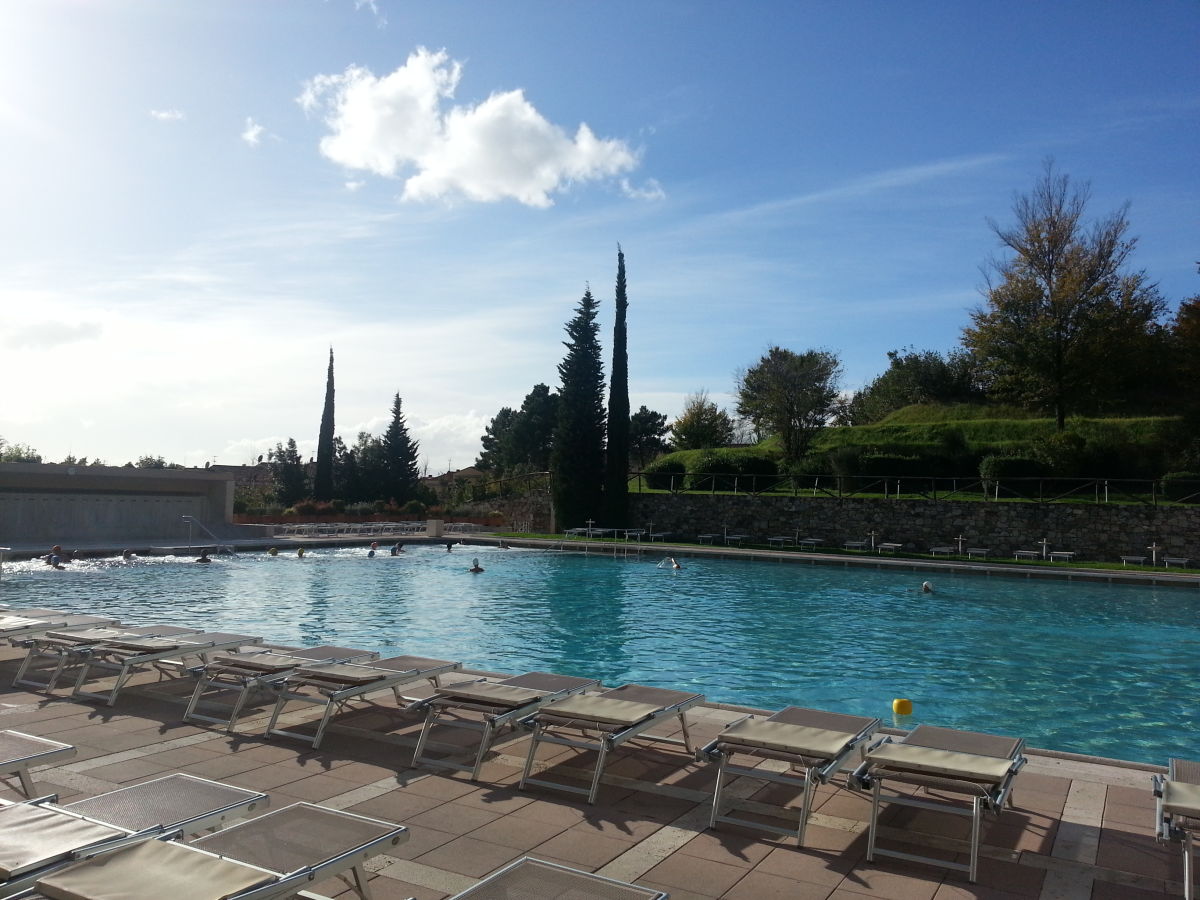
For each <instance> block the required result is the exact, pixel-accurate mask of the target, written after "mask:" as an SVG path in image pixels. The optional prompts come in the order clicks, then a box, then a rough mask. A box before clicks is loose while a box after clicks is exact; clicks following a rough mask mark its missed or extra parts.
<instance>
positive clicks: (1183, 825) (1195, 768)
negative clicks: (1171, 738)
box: [1153, 759, 1200, 900]
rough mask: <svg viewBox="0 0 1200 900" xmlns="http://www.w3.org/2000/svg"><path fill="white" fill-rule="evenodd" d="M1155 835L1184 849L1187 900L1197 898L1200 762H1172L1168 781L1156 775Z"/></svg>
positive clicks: (1184, 882)
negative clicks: (1175, 842) (1179, 844)
mask: <svg viewBox="0 0 1200 900" xmlns="http://www.w3.org/2000/svg"><path fill="white" fill-rule="evenodd" d="M1153 777H1154V796H1155V798H1156V801H1157V802H1156V803H1155V831H1156V832H1157V836H1158V839H1159V840H1160V841H1179V842H1180V843H1181V844H1182V845H1183V896H1184V897H1185V898H1186V900H1192V898H1194V897H1195V896H1196V888H1195V885H1194V882H1195V880H1196V856H1195V851H1196V835H1197V834H1200V762H1190V761H1188V760H1186V759H1173V760H1171V764H1170V767H1169V769H1168V774H1167V776H1166V777H1163V776H1162V775H1155V776H1153Z"/></svg>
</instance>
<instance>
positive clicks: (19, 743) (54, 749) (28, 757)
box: [0, 731, 76, 797]
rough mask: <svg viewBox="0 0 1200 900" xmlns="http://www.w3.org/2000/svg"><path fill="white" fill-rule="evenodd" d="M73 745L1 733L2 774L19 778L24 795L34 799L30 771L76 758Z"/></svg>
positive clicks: (16, 732)
mask: <svg viewBox="0 0 1200 900" xmlns="http://www.w3.org/2000/svg"><path fill="white" fill-rule="evenodd" d="M75 752H76V751H75V748H74V747H72V746H71V745H70V744H63V743H59V742H58V741H51V740H49V739H47V738H42V737H35V736H34V735H32V734H24V733H22V732H20V731H0V775H16V776H17V779H18V780H19V781H20V783H21V793H23V794H24V795H25V796H26V797H32V796H33V781H32V779H30V777H29V770H30V769H31V768H32V767H33V766H48V765H51V764H52V763H57V762H60V761H62V760H64V759H70V758H71V757H72V756H74V755H75Z"/></svg>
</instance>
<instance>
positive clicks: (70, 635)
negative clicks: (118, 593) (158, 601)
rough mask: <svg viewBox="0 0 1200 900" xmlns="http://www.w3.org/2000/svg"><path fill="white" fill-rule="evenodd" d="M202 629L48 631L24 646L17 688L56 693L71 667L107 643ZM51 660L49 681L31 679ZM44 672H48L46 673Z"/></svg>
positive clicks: (103, 627)
mask: <svg viewBox="0 0 1200 900" xmlns="http://www.w3.org/2000/svg"><path fill="white" fill-rule="evenodd" d="M199 631H200V629H199V628H184V627H182V626H178V625H138V626H125V625H101V626H95V627H92V628H77V629H73V630H72V629H65V630H52V631H45V632H42V633H41V634H37V635H33V636H32V637H29V638H27V639H25V640H23V641H20V642H19V643H20V646H22V647H24V648H25V649H26V653H25V658H24V659H23V660H21V666H20V668H18V669H17V674H16V677H14V678H13V685H14V686H16V685H22V686H24V687H31V688H38V689H45V690H47V691H52V690H54V688H55V687H56V686H57V685H58V679H59V678H61V677H62V674H63V672H64V671H66V669H67V668H68V667H69V666H71V665H79V664H80V663H81V662H82V661H83V657H84V656H85V655H86V654H87V653H88V652H89V651H90V649H91V648H92V647H95V646H96V645H98V644H102V643H104V642H105V641H111V640H121V639H133V638H139V637H174V636H176V635H183V634H196V633H197V632H199ZM43 659H48V660H50V662H51V666H50V670H49V677H48V678H47V679H46V680H45V681H38V680H36V679H34V678H32V677H31V674H32V673H33V672H34V671H38V670H35V669H34V666H35V664H36V663H37V662H38V661H39V660H43ZM42 671H44V670H42Z"/></svg>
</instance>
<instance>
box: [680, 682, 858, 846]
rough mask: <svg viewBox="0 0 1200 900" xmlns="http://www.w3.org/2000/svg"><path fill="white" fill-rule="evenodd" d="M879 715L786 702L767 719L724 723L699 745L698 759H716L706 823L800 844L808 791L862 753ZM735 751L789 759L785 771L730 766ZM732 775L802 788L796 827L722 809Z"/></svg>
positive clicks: (758, 758) (809, 807) (756, 756)
mask: <svg viewBox="0 0 1200 900" xmlns="http://www.w3.org/2000/svg"><path fill="white" fill-rule="evenodd" d="M879 724H880V723H879V719H872V718H869V717H867V716H851V715H845V714H843V713H831V712H824V711H823V710H819V709H804V708H802V707H799V706H789V707H787V708H786V709H781V710H780V711H779V712H777V713H775V714H774V715H773V716H770V717H769V718H757V717H755V716H746V717H745V718H743V719H738V720H737V721H736V722H734V723H733V724H731V725H730V726H729V727H727V728H726V729H725V730H724V731H722V732H721V733H720V734H719V735H717V738H716V740H714V741H713V742H712V743H710V744H708V745H707V746H705V747H703V748H701V750H700V752H699V753H697V754H696V757H697V759H701V760H703V759H708V760H710V761H712V762H716V763H717V764H718V766H717V784H716V787H715V789H714V790H713V807H712V816H711V817H710V818H709V821H708V827H709V828H713V827H715V826H716V824H717V823H718V822H729V823H731V824H736V825H746V826H749V827H750V828H757V829H759V830H762V831H769V832H771V833H772V834H782V835H786V836H789V837H790V836H791V835H795V836H796V838H797V840H798V841H799V844H800V846H804V829H805V827H806V826H807V825H808V817H809V815H811V813H812V805H813V794H814V792H815V791H816V787H817V785H818V784H827V783H828V782H829V779H831V778H832V777H833V776H834V775H835V774H837V772H838V771H839V770H841V769H842V768H843V767H845V766H846V764H847V763H849V762H850V761H852V760H853V762H855V763H857V762H858V761H859V760H861V758H862V751H863V747H864V745H865V743H866V741H867V740H868V739H869V738H870V737H871V735H872V734H874V733H875V730H876V729H877V728H878V727H879ZM736 754H742V755H743V756H749V757H751V758H753V759H754V761H755V765H757V763H758V762H759V761H761V760H764V759H775V760H781V761H783V762H786V763H790V766H789V767H788V770H787V771H785V772H774V771H770V770H768V769H764V768H754V767H747V766H742V765H735V764H734V763H733V762H732V760H733V758H734V756H735V755H736ZM731 775H742V776H746V777H749V778H757V779H761V780H763V781H770V782H773V783H775V784H784V785H789V786H791V787H796V788H799V789H800V790H801V791H803V794H804V799H803V806H801V808H800V809H799V810H798V814H799V823H798V827H795V828H790V829H789V828H779V827H777V826H774V825H767V824H765V823H762V822H757V821H754V820H751V819H745V818H739V817H738V816H734V815H729V814H722V812H721V809H722V801H723V798H722V796H721V795H722V793H723V792H724V790H725V789H726V788H727V787H728V784H729V778H730V776H731Z"/></svg>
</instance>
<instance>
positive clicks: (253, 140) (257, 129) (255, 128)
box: [242, 116, 267, 147]
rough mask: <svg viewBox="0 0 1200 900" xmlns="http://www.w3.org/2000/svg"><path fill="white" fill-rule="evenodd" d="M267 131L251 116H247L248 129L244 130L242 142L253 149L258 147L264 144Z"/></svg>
mask: <svg viewBox="0 0 1200 900" xmlns="http://www.w3.org/2000/svg"><path fill="white" fill-rule="evenodd" d="M266 130H267V129H265V128H263V127H262V126H261V125H259V124H258V123H257V122H255V121H254V119H252V118H251V117H250V116H246V127H245V128H244V129H243V130H242V140H243V141H245V142H246V143H247V144H249V145H250V146H251V147H257V146H258V145H259V144H260V143H262V136H263V132H264V131H266Z"/></svg>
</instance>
